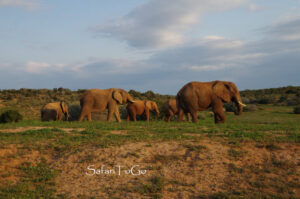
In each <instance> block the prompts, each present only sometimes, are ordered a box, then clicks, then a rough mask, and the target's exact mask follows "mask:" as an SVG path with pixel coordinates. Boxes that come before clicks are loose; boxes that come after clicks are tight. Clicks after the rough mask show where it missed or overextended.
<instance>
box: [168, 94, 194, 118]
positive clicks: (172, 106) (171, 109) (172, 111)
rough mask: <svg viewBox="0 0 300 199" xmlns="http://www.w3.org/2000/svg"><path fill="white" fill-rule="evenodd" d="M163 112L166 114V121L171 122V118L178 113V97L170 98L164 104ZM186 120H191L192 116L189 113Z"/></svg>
mask: <svg viewBox="0 0 300 199" xmlns="http://www.w3.org/2000/svg"><path fill="white" fill-rule="evenodd" d="M163 112H164V114H165V121H166V122H170V120H171V118H172V117H173V116H175V115H178V109H177V105H176V99H169V100H168V101H166V102H165V103H164V104H163ZM185 117H186V120H187V121H189V119H190V117H189V114H188V113H187V114H186V115H185Z"/></svg>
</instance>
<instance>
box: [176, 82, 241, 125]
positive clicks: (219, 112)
mask: <svg viewBox="0 0 300 199" xmlns="http://www.w3.org/2000/svg"><path fill="white" fill-rule="evenodd" d="M176 99H177V108H178V111H179V122H181V121H182V119H183V114H184V113H190V114H191V115H192V120H193V122H197V121H198V118H197V111H203V110H205V109H207V108H209V107H212V111H213V113H214V118H215V123H224V122H225V115H224V110H223V102H225V103H226V102H230V101H232V102H234V103H235V105H236V107H237V110H236V111H235V115H240V114H241V113H242V111H243V106H246V105H245V104H243V103H242V100H241V96H240V93H239V91H238V89H237V87H236V85H235V84H234V83H232V82H227V81H212V82H189V83H187V84H186V85H184V86H183V87H182V88H181V89H180V90H179V91H178V93H177V96H176Z"/></svg>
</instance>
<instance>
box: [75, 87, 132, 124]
mask: <svg viewBox="0 0 300 199" xmlns="http://www.w3.org/2000/svg"><path fill="white" fill-rule="evenodd" d="M130 102H133V98H132V97H131V96H130V94H129V93H127V92H126V91H125V90H123V89H116V88H110V89H90V90H87V91H85V92H84V94H83V96H82V97H81V99H80V106H81V113H80V116H79V119H78V121H82V120H83V119H84V118H85V117H87V119H88V121H92V112H98V111H104V110H105V109H107V110H108V115H107V121H111V118H112V115H113V114H114V115H115V117H116V120H117V121H118V122H121V118H120V114H119V109H118V104H123V103H130Z"/></svg>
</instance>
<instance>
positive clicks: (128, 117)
mask: <svg viewBox="0 0 300 199" xmlns="http://www.w3.org/2000/svg"><path fill="white" fill-rule="evenodd" d="M129 121H130V116H129V113H127V117H126V122H129Z"/></svg>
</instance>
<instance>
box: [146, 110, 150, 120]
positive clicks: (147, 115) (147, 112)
mask: <svg viewBox="0 0 300 199" xmlns="http://www.w3.org/2000/svg"><path fill="white" fill-rule="evenodd" d="M145 115H146V121H147V122H149V121H150V116H149V109H146V110H145Z"/></svg>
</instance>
